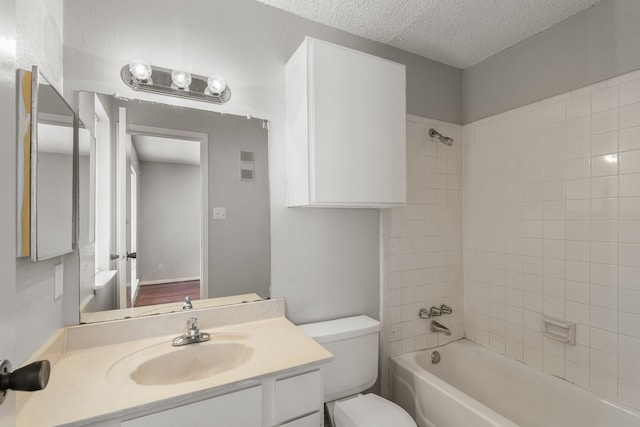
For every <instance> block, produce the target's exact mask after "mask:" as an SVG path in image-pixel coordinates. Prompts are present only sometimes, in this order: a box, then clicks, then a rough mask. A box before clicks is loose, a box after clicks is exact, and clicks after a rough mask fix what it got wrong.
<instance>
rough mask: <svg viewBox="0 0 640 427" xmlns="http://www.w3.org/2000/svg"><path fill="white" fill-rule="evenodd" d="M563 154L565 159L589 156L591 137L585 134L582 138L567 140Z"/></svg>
mask: <svg viewBox="0 0 640 427" xmlns="http://www.w3.org/2000/svg"><path fill="white" fill-rule="evenodd" d="M565 154H566V156H567V159H576V158H579V157H589V155H590V154H591V137H590V136H587V137H584V138H577V139H569V140H567V145H566V151H565Z"/></svg>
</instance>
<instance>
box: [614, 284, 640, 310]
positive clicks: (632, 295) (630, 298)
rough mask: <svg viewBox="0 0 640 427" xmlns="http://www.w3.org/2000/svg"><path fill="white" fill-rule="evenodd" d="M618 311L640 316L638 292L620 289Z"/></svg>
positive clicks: (639, 294) (639, 295)
mask: <svg viewBox="0 0 640 427" xmlns="http://www.w3.org/2000/svg"><path fill="white" fill-rule="evenodd" d="M618 298H619V303H618V309H619V310H620V311H624V312H627V313H634V314H640V291H632V290H629V289H620V290H619V291H618Z"/></svg>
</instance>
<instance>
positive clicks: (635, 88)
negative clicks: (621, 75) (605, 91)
mask: <svg viewBox="0 0 640 427" xmlns="http://www.w3.org/2000/svg"><path fill="white" fill-rule="evenodd" d="M636 102H640V79H638V80H634V81H630V82H628V83H624V84H621V85H620V105H621V106H623V105H629V104H634V103H636Z"/></svg>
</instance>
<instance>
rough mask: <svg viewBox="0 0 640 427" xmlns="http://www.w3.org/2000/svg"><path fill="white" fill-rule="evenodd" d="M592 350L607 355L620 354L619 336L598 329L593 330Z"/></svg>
mask: <svg viewBox="0 0 640 427" xmlns="http://www.w3.org/2000/svg"><path fill="white" fill-rule="evenodd" d="M591 348H592V349H595V350H600V351H603V352H605V353H610V354H617V353H618V334H616V333H615V332H609V331H605V330H602V329H598V328H594V327H592V328H591Z"/></svg>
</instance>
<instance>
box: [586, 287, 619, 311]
mask: <svg viewBox="0 0 640 427" xmlns="http://www.w3.org/2000/svg"><path fill="white" fill-rule="evenodd" d="M591 305H593V306H596V307H603V308H609V309H612V310H616V309H617V308H618V289H617V288H614V287H612V286H601V285H591Z"/></svg>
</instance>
